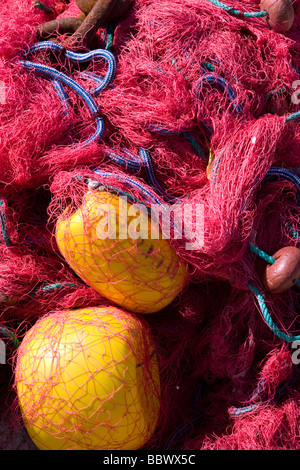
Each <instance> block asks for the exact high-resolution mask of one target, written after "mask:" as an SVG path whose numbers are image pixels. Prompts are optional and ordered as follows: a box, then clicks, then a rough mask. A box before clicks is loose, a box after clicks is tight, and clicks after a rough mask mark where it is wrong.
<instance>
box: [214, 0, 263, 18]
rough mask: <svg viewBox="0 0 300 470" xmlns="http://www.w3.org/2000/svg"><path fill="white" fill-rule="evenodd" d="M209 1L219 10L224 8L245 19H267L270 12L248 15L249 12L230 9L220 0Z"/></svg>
mask: <svg viewBox="0 0 300 470" xmlns="http://www.w3.org/2000/svg"><path fill="white" fill-rule="evenodd" d="M207 1H208V2H210V3H212V4H213V5H215V6H216V7H218V8H222V10H224V11H226V12H227V13H230V14H231V15H234V16H243V17H245V18H265V17H267V16H268V12H267V11H266V10H263V11H258V12H249V13H248V12H244V11H241V10H236V9H235V8H232V7H229V6H227V5H225V4H224V3H221V2H219V1H218V0H207Z"/></svg>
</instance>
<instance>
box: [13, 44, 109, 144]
mask: <svg viewBox="0 0 300 470" xmlns="http://www.w3.org/2000/svg"><path fill="white" fill-rule="evenodd" d="M42 50H51V51H52V52H62V51H64V53H65V57H66V58H67V59H69V60H72V61H76V62H79V63H85V62H88V61H90V60H92V59H99V58H100V59H105V60H106V61H107V62H108V72H107V74H106V76H105V78H104V79H101V78H100V77H97V76H96V75H95V74H93V75H92V78H93V79H94V80H95V81H96V82H97V83H98V85H97V86H96V87H95V88H93V89H92V90H91V91H90V92H88V91H86V90H85V89H84V88H83V87H82V86H81V85H79V84H78V83H77V82H76V81H75V80H73V79H72V78H70V77H68V76H67V75H66V74H64V73H63V72H60V71H57V70H55V69H54V68H52V67H49V66H46V65H43V64H37V63H34V62H30V61H28V60H21V61H20V63H21V64H22V66H23V67H24V68H25V69H27V70H35V71H36V72H39V73H41V74H43V75H46V77H47V78H50V79H51V80H52V81H53V85H54V87H55V90H56V92H57V94H58V96H59V98H60V99H61V101H62V104H63V107H64V111H65V114H66V115H67V116H69V115H70V103H69V99H68V95H67V93H66V91H65V90H64V88H63V86H62V83H63V84H65V85H67V86H69V87H70V88H72V89H73V90H74V91H75V92H76V93H77V94H78V95H79V96H80V97H81V98H82V99H83V100H84V102H85V103H86V104H87V106H88V107H89V109H90V111H91V113H92V114H93V115H94V116H95V120H96V131H95V133H94V135H93V136H91V137H90V138H89V139H87V140H86V141H84V142H82V143H81V145H82V146H86V145H88V144H89V143H91V142H94V141H97V140H99V139H101V137H102V136H103V133H104V121H103V119H102V117H100V116H97V114H98V107H97V105H96V103H95V101H94V100H93V98H92V96H91V94H93V95H94V96H96V95H98V94H99V93H100V92H101V91H103V90H105V89H106V88H107V87H108V86H109V85H110V84H111V83H112V81H113V80H114V78H115V75H116V60H115V58H114V56H113V54H112V53H111V52H109V51H107V50H102V49H99V50H95V51H91V52H87V53H77V52H73V51H68V50H67V51H65V50H64V48H63V46H61V45H60V44H57V43H54V42H51V41H45V42H39V43H36V44H33V45H32V46H31V47H30V48H29V50H28V51H26V52H25V53H24V54H23V55H30V54H32V53H34V52H37V51H42ZM81 75H82V76H83V77H86V76H88V77H91V75H90V74H88V73H87V72H85V73H82V74H81Z"/></svg>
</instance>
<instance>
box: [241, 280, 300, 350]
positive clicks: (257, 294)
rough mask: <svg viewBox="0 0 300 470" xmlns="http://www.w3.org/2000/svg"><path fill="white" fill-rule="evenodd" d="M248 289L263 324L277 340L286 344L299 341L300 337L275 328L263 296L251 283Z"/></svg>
mask: <svg viewBox="0 0 300 470" xmlns="http://www.w3.org/2000/svg"><path fill="white" fill-rule="evenodd" d="M248 288H249V289H250V290H251V291H252V292H253V294H254V295H255V297H256V299H257V301H258V305H259V307H260V311H261V313H262V315H263V317H264V319H265V322H266V323H267V325H268V326H269V328H270V329H271V330H272V331H273V333H274V334H275V335H276V336H278V338H280V339H283V340H284V341H287V342H288V343H293V342H294V341H300V335H298V336H291V335H287V334H286V333H284V332H283V331H281V330H280V329H279V328H277V326H276V325H275V323H274V322H273V320H272V318H271V316H270V314H269V311H268V308H267V305H266V302H265V299H264V296H263V294H262V293H261V292H260V290H259V289H258V288H257V287H255V286H253V285H252V284H251V283H249V284H248Z"/></svg>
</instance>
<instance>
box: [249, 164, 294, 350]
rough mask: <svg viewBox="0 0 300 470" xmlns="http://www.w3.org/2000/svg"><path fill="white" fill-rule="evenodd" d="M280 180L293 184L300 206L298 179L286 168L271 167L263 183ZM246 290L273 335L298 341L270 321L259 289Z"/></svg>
mask: <svg viewBox="0 0 300 470" xmlns="http://www.w3.org/2000/svg"><path fill="white" fill-rule="evenodd" d="M274 177H275V178H276V177H277V178H280V179H284V180H286V181H290V182H291V183H293V184H294V185H295V187H296V190H297V203H298V205H300V178H299V176H297V175H296V174H295V173H293V172H292V171H291V170H287V169H286V168H277V167H272V168H270V169H269V170H268V171H267V173H266V176H265V178H264V179H263V183H264V182H266V181H269V180H270V179H274ZM248 246H249V249H250V250H251V251H252V252H253V253H255V254H256V255H258V256H260V257H261V258H262V259H264V260H265V261H266V262H267V263H269V264H273V263H274V262H275V259H274V258H273V257H272V256H269V255H268V254H267V253H265V252H264V251H262V250H260V249H259V248H258V247H256V246H255V245H253V244H252V243H249V245H248ZM296 285H297V286H299V287H300V280H299V279H298V280H297V282H296ZM248 288H249V289H250V290H251V291H252V292H253V293H254V295H255V296H256V298H257V301H258V305H259V307H260V310H261V312H262V314H263V317H264V319H265V321H266V323H267V324H268V325H269V327H270V328H271V330H272V331H273V333H274V334H275V335H276V336H278V337H279V338H281V339H283V340H285V341H287V342H293V341H298V340H300V335H299V336H290V335H287V334H285V333H283V332H282V331H280V330H279V329H278V328H277V326H276V325H275V323H274V322H273V320H272V319H271V316H270V314H269V312H268V309H267V305H266V302H265V299H264V296H263V294H262V293H261V292H260V291H259V289H258V288H257V287H255V286H253V285H252V284H251V283H249V284H248Z"/></svg>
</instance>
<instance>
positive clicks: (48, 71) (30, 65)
mask: <svg viewBox="0 0 300 470" xmlns="http://www.w3.org/2000/svg"><path fill="white" fill-rule="evenodd" d="M20 62H21V64H22V66H23V67H24V68H25V69H26V70H34V71H36V72H39V73H41V74H43V75H45V76H46V77H48V78H50V79H52V80H53V79H54V80H56V81H59V82H62V83H64V84H65V85H68V86H69V87H70V88H72V89H73V90H74V91H75V92H76V93H77V94H78V95H79V96H80V97H81V98H82V99H83V100H84V101H85V103H86V104H87V106H88V107H89V109H90V111H91V113H92V114H94V115H96V114H97V113H98V108H97V105H96V103H95V102H94V100H93V98H92V97H91V95H90V94H89V93H88V92H87V91H86V90H85V89H84V88H83V87H82V86H80V85H79V84H78V83H76V82H75V81H74V80H72V79H71V78H69V77H68V76H67V75H65V74H64V73H62V72H59V71H57V70H55V69H53V68H52V67H49V66H46V65H42V64H37V63H34V62H29V61H27V60H21V61H20ZM95 120H96V126H97V128H96V132H95V133H94V135H93V136H92V137H90V138H89V139H87V140H85V141H84V142H82V143H81V144H80V145H82V146H86V145H88V144H89V143H91V142H94V141H97V140H99V139H101V137H102V136H103V133H104V121H103V118H102V117H100V116H96V118H95Z"/></svg>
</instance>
